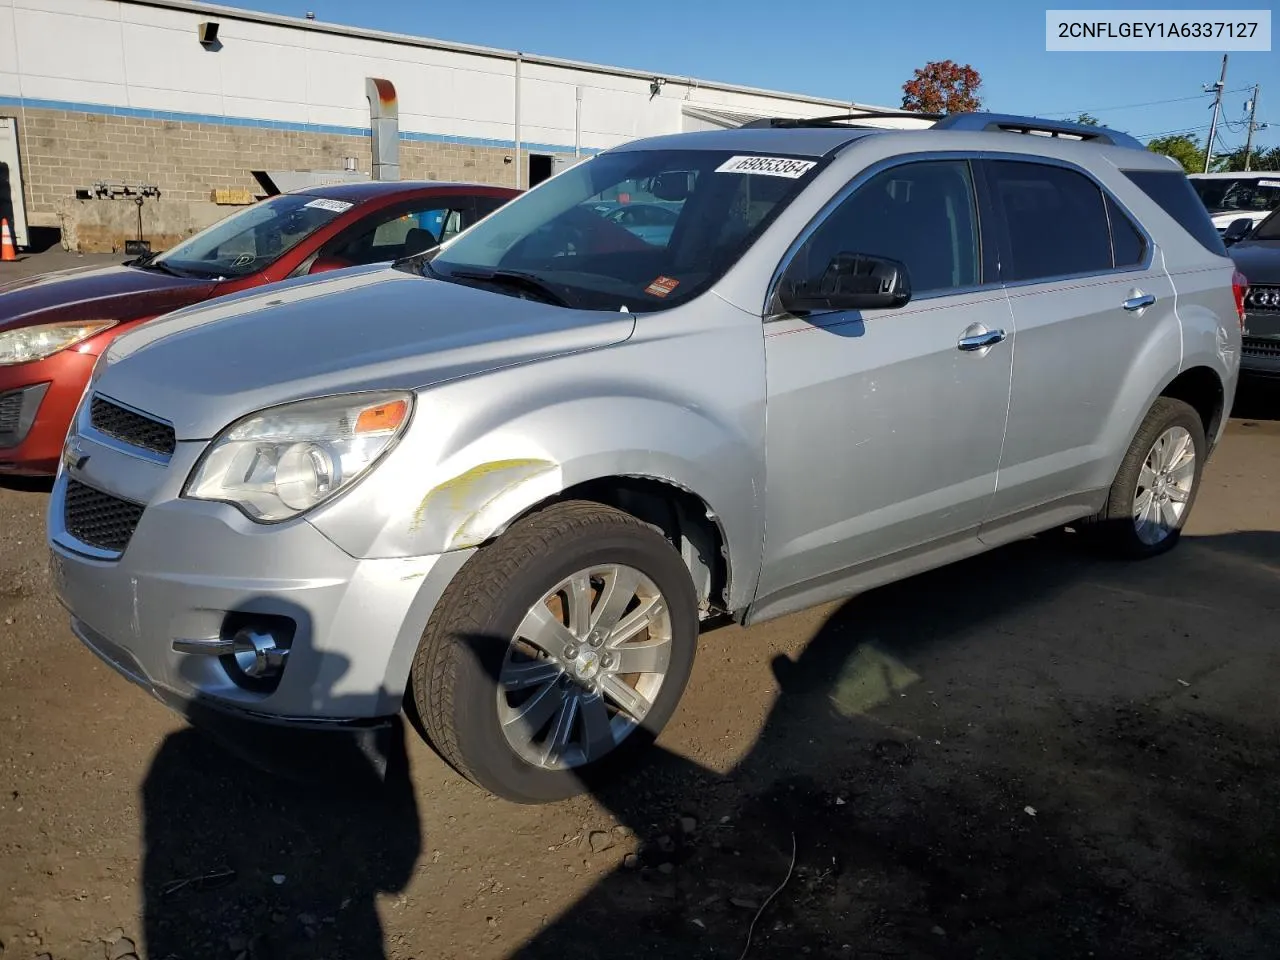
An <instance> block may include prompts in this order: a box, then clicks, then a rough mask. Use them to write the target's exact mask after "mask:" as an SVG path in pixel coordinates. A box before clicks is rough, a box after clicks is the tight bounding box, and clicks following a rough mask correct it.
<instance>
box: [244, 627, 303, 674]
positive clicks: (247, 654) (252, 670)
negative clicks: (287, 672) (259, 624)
mask: <svg viewBox="0 0 1280 960" xmlns="http://www.w3.org/2000/svg"><path fill="white" fill-rule="evenodd" d="M231 645H232V654H231V655H232V656H233V657H234V658H235V661H236V666H238V667H239V668H240V669H241V670H243V671H244V673H245V675H246V676H249V677H253V678H255V679H257V680H270V679H271V678H273V677H278V676H279V675H280V672H281V671H282V670H284V661H285V658H286V657H287V656H288V655H289V649H288V648H287V647H281V646H279V645H278V644H277V643H276V638H275V637H274V636H272V635H271V634H270V633H268V632H266V631H265V630H258V629H255V628H253V627H243V628H241V629H240V630H238V631H236V634H235V636H234V637H232V639H231Z"/></svg>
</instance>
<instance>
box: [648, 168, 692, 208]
mask: <svg viewBox="0 0 1280 960" xmlns="http://www.w3.org/2000/svg"><path fill="white" fill-rule="evenodd" d="M649 191H650V193H652V194H653V195H654V196H655V197H657V198H658V199H659V200H667V201H671V202H676V201H680V200H685V199H687V198H688V196H689V174H687V173H685V172H684V171H675V172H667V173H660V174H658V175H657V176H656V177H654V178H653V182H652V183H651V184H650V186H649Z"/></svg>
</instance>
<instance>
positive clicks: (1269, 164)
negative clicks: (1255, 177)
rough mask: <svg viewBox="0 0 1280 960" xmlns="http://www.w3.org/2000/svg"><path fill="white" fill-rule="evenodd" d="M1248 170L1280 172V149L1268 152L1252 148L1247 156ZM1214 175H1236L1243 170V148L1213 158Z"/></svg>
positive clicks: (1263, 149)
mask: <svg viewBox="0 0 1280 960" xmlns="http://www.w3.org/2000/svg"><path fill="white" fill-rule="evenodd" d="M1249 169H1250V170H1280V147H1272V148H1271V149H1270V150H1267V149H1265V148H1262V149H1259V148H1258V147H1257V146H1254V148H1253V153H1251V154H1250V155H1249ZM1213 170H1214V172H1215V173H1238V172H1240V171H1242V170H1244V147H1243V146H1239V147H1236V148H1235V149H1234V150H1232V151H1230V152H1229V153H1223V154H1219V155H1218V156H1216V157H1214V158H1213Z"/></svg>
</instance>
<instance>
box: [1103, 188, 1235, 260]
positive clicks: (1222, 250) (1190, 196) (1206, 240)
mask: <svg viewBox="0 0 1280 960" xmlns="http://www.w3.org/2000/svg"><path fill="white" fill-rule="evenodd" d="M1121 172H1122V173H1123V174H1124V175H1125V176H1126V177H1128V178H1129V179H1130V180H1132V181H1133V182H1134V184H1135V185H1136V186H1137V187H1138V188H1139V189H1140V190H1141V191H1142V192H1143V193H1145V194H1146V195H1147V196H1148V197H1150V198H1151V199H1152V200H1154V201H1155V202H1156V203H1158V204H1159V205H1160V208H1161V209H1162V210H1164V212H1165V213H1167V214H1168V215H1169V216H1171V217H1173V219H1175V220H1177V221H1178V223H1179V224H1181V225H1182V228H1183V229H1184V230H1186V231H1187V233H1189V234H1191V236H1193V237H1195V238H1196V240H1198V241H1199V242H1200V245H1201V246H1202V247H1204V248H1205V249H1206V250H1208V251H1209V252H1210V253H1216V254H1218V256H1221V257H1225V256H1226V255H1227V248H1226V245H1225V244H1223V242H1222V238H1221V237H1220V236H1218V229H1217V228H1216V227H1215V226H1214V225H1213V221H1212V220H1211V219H1209V211H1208V209H1206V208H1205V205H1204V204H1203V203H1201V202H1200V198H1199V197H1198V196H1196V192H1195V190H1194V189H1193V188H1192V186H1191V181H1190V180H1188V179H1187V175H1186V174H1185V173H1183V172H1182V171H1181V170H1123V171H1121Z"/></svg>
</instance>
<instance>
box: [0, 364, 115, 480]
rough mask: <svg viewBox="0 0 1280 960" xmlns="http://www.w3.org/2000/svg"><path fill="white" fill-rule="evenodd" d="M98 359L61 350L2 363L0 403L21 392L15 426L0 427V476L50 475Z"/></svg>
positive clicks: (55, 465)
mask: <svg viewBox="0 0 1280 960" xmlns="http://www.w3.org/2000/svg"><path fill="white" fill-rule="evenodd" d="M96 360H97V357H96V356H93V355H92V354H87V353H81V352H79V351H77V350H64V351H62V352H61V353H57V354H54V355H53V356H52V357H49V358H48V359H46V360H37V361H35V362H33V363H20V364H16V365H15V366H11V367H0V404H3V402H4V398H5V397H12V396H14V395H17V394H21V402H20V404H19V406H20V414H19V419H18V420H17V421H16V426H17V429H15V430H3V429H0V474H27V475H31V476H46V477H47V476H52V475H53V473H54V471H56V470H57V467H58V455H59V454H60V453H61V451H62V444H63V441H64V440H65V439H66V436H67V428H68V427H69V426H70V425H71V417H72V415H73V414H74V413H75V409H76V404H78V403H79V402H80V397H81V396H82V395H83V394H84V387H85V384H86V383H88V382H89V374H90V373H92V372H93V364H94V361H96ZM10 402H11V403H12V401H10Z"/></svg>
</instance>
